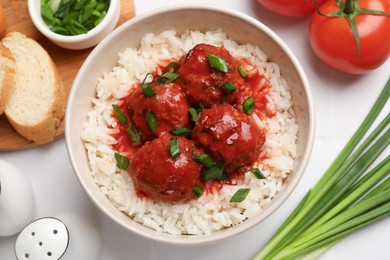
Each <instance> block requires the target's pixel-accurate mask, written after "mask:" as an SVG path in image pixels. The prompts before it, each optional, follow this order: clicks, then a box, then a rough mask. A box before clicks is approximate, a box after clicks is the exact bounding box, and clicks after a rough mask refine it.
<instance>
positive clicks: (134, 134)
mask: <svg viewBox="0 0 390 260" xmlns="http://www.w3.org/2000/svg"><path fill="white" fill-rule="evenodd" d="M127 132H128V133H129V135H130V137H131V140H132V141H133V142H134V143H141V142H142V136H141V135H140V133H139V132H138V129H137V127H135V126H130V127H129V128H127Z"/></svg>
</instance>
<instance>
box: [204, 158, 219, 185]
mask: <svg viewBox="0 0 390 260" xmlns="http://www.w3.org/2000/svg"><path fill="white" fill-rule="evenodd" d="M223 168H224V164H223V163H220V162H217V163H215V164H214V165H213V166H212V167H210V168H208V169H207V170H206V171H205V172H204V179H205V181H208V180H211V179H217V180H219V179H220V178H221V177H222V176H223Z"/></svg>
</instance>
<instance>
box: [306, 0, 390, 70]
mask: <svg viewBox="0 0 390 260" xmlns="http://www.w3.org/2000/svg"><path fill="white" fill-rule="evenodd" d="M358 4H359V6H360V7H361V8H365V9H369V10H378V11H383V12H386V13H390V1H389V0H360V1H358ZM337 10H339V7H338V6H337V5H336V3H335V1H327V2H325V3H324V4H323V5H321V7H320V11H321V12H322V13H323V14H328V13H332V12H335V11H337ZM356 24H357V27H358V31H359V39H360V55H358V51H357V47H356V44H355V40H354V35H353V32H352V28H351V25H350V24H349V23H348V21H347V19H345V18H343V17H325V16H321V15H318V14H317V13H315V14H313V16H312V17H311V19H310V24H309V38H310V43H311V46H312V47H313V50H314V52H315V54H316V55H317V56H318V57H319V58H320V59H321V60H323V61H324V62H325V63H327V64H329V65H330V66H332V67H334V68H335V69H338V70H341V71H344V72H347V73H352V74H364V73H367V72H369V71H371V70H373V69H375V68H377V67H379V66H380V65H382V64H383V63H384V62H385V61H386V60H387V59H388V58H389V56H390V17H385V16H381V15H357V16H356Z"/></svg>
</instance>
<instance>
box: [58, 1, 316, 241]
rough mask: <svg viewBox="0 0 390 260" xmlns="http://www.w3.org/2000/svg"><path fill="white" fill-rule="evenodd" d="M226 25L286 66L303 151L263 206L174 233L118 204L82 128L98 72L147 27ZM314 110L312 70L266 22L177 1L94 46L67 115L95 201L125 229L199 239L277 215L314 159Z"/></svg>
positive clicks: (71, 141) (80, 174) (70, 140)
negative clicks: (100, 179)
mask: <svg viewBox="0 0 390 260" xmlns="http://www.w3.org/2000/svg"><path fill="white" fill-rule="evenodd" d="M218 28H221V29H222V31H224V32H226V33H227V35H228V36H229V38H232V39H234V40H235V41H237V42H238V43H241V44H243V43H251V44H253V45H255V46H259V47H260V48H261V49H262V50H263V51H264V52H265V53H266V54H267V55H268V57H269V59H270V60H272V61H273V62H276V63H277V64H279V66H280V71H281V74H282V75H283V76H284V78H285V80H286V81H287V82H288V84H289V86H290V91H291V97H292V100H293V103H294V110H295V114H296V119H297V123H298V127H299V130H298V136H297V154H296V159H295V162H294V167H293V170H292V172H291V174H290V175H289V177H288V178H287V180H286V182H285V184H284V185H283V188H282V190H281V192H280V193H279V195H278V196H277V197H276V198H275V199H274V201H273V202H272V203H271V204H270V205H269V206H267V207H266V208H265V209H264V210H263V211H262V212H260V213H259V214H257V215H256V216H253V217H252V218H249V219H247V220H246V221H244V222H243V223H241V224H239V225H236V226H233V227H230V228H226V229H224V230H221V231H217V232H214V233H212V234H210V235H199V236H191V235H170V234H166V233H161V232H157V231H155V230H152V229H150V228H147V227H145V226H143V225H141V224H139V223H137V222H136V221H134V220H132V219H131V218H130V217H128V216H127V215H126V214H124V213H123V212H121V211H120V210H119V209H118V208H116V207H115V206H114V205H113V204H112V203H111V202H110V200H109V199H108V198H107V197H106V196H105V195H104V194H103V192H102V191H101V190H100V189H99V187H98V186H97V185H96V184H95V182H94V180H93V177H92V173H91V169H90V167H89V164H88V155H87V152H86V149H85V145H84V142H83V140H82V139H81V134H82V132H83V125H84V124H83V123H82V122H86V120H87V114H88V112H89V111H90V110H91V107H92V102H91V100H92V98H94V97H96V84H97V82H98V78H99V77H101V76H102V75H103V74H104V73H106V72H109V71H111V70H112V67H113V66H114V65H115V64H117V61H118V54H119V53H120V52H123V51H124V50H125V49H126V48H129V47H130V48H138V47H139V45H140V39H141V37H142V36H144V35H145V34H146V33H154V34H158V33H160V32H162V31H165V30H176V32H177V33H178V35H180V34H182V33H184V31H186V30H200V31H202V32H205V31H208V30H216V29H218ZM314 130H315V127H314V111H313V104H312V97H311V90H310V87H309V83H308V80H307V78H306V75H305V73H304V71H303V69H302V67H301V65H300V64H299V62H298V60H297V58H296V57H295V56H294V54H293V53H292V51H291V50H290V49H289V48H288V47H287V46H286V44H285V43H284V42H283V41H282V40H281V39H280V38H279V37H278V36H277V35H276V34H275V33H274V32H273V31H271V29H269V28H268V27H267V26H265V25H264V24H262V23H260V22H259V21H257V20H255V19H254V18H251V17H249V16H247V15H244V14H242V13H239V12H236V11H232V10H225V9H222V8H211V7H206V6H200V5H176V6H172V7H166V8H160V9H156V10H154V11H151V12H148V13H145V14H143V15H140V16H136V17H135V18H133V19H131V20H129V21H127V22H126V23H124V24H123V25H121V26H120V27H118V28H117V29H115V30H114V31H113V32H112V33H111V34H110V35H109V36H107V37H106V38H105V39H104V40H103V41H102V42H101V43H100V44H99V45H98V46H96V48H95V49H94V50H93V51H92V52H91V54H90V55H89V57H88V58H87V59H86V61H85V62H84V64H83V65H82V67H81V68H80V70H79V73H78V74H77V77H76V78H75V80H74V83H73V86H72V89H71V91H70V94H69V99H68V103H67V109H66V117H65V138H66V145H67V149H68V154H69V157H70V161H71V163H72V166H73V169H74V171H75V174H76V176H77V178H78V180H79V181H80V183H81V185H82V187H83V189H84V190H85V191H86V193H87V194H88V195H89V197H90V198H91V199H92V201H93V202H94V203H95V204H96V205H97V206H98V207H99V208H100V209H101V210H102V211H103V212H104V213H105V214H107V216H109V217H110V218H111V219H113V220H114V221H115V222H117V223H118V224H119V225H121V226H122V227H123V228H124V229H127V230H129V231H132V232H134V233H136V234H139V235H141V236H143V237H146V238H149V239H153V240H156V241H160V242H165V243H171V244H177V245H196V244H198V245H199V244H204V243H209V242H215V241H219V240H221V239H225V238H228V237H231V236H234V235H237V234H239V233H241V232H243V231H245V230H248V229H249V228H251V227H253V226H255V225H257V224H258V223H260V222H261V221H263V220H264V219H265V218H267V217H268V216H270V215H271V213H273V212H274V211H275V210H276V209H277V208H278V207H279V206H280V205H282V203H283V202H284V201H285V200H286V199H287V198H288V197H289V195H290V194H291V192H292V191H293V190H294V188H295V187H296V185H297V184H298V182H299V180H300V179H301V176H302V175H303V172H304V170H305V168H306V165H307V163H308V161H309V157H310V154H311V150H312V146H313V141H314Z"/></svg>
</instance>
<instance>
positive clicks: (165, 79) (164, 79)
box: [156, 72, 180, 86]
mask: <svg viewBox="0 0 390 260" xmlns="http://www.w3.org/2000/svg"><path fill="white" fill-rule="evenodd" d="M179 76H180V75H179V74H178V73H176V72H165V73H164V74H162V75H161V76H160V77H158V78H157V79H156V85H158V86H161V85H165V84H169V83H171V82H173V81H175V80H176V79H177V78H178V77H179Z"/></svg>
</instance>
